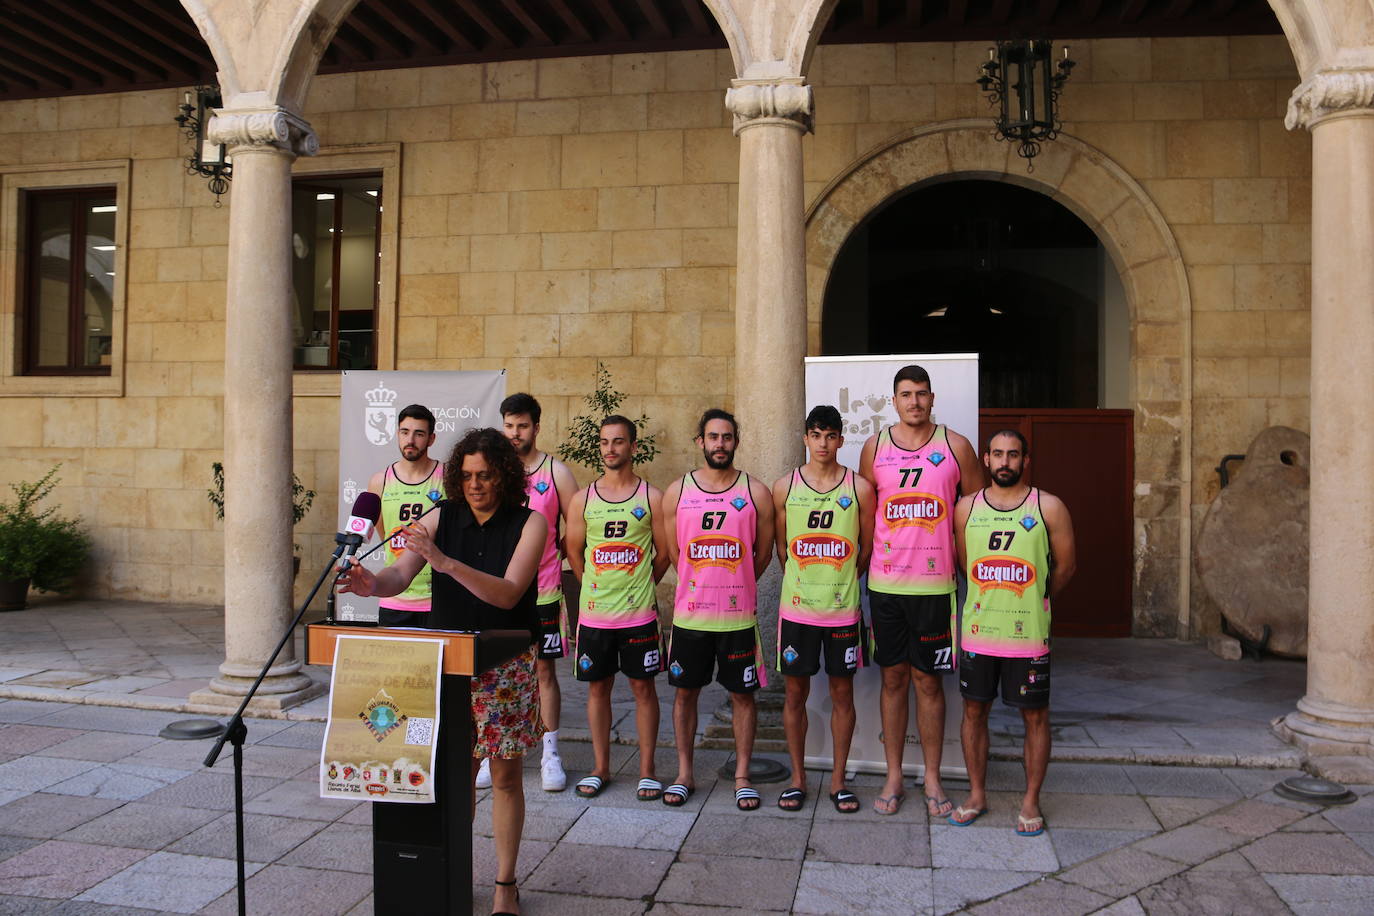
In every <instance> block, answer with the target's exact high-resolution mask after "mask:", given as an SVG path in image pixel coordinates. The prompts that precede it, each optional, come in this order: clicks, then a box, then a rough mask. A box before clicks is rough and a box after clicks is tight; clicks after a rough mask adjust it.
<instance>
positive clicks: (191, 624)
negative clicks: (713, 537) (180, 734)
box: [0, 602, 1374, 916]
mask: <svg viewBox="0 0 1374 916" xmlns="http://www.w3.org/2000/svg"><path fill="white" fill-rule="evenodd" d="M217 625H218V624H217V614H216V612H215V611H214V609H206V608H195V609H189V608H188V609H168V608H161V609H159V608H157V607H155V606H149V605H123V606H121V605H110V604H104V605H99V606H96V605H89V606H87V605H85V604H82V603H76V602H72V603H68V604H65V605H57V604H54V605H47V606H40V607H38V608H35V609H33V610H31V611H26V612H23V613H20V614H10V615H0V646H4V647H5V648H4V649H3V650H0V691H3V693H0V696H5V697H8V698H6V699H0V914H18V913H35V914H38V913H41V914H90V916H95V914H102V916H103V914H149V913H232V912H233V911H234V908H235V898H234V867H233V819H232V814H231V813H230V812H231V811H232V800H233V793H232V778H231V771H230V765H229V761H228V760H227V759H225V760H224V761H222V762H221V763H220V765H219V766H217V767H215V768H214V769H212V770H207V769H205V768H204V767H202V766H201V762H200V761H201V758H202V757H203V756H204V754H205V752H206V750H208V747H209V744H208V742H204V741H198V742H173V741H167V740H164V739H161V738H158V737H157V733H158V731H159V730H160V729H161V728H162V727H163V726H164V725H165V724H167V723H168V722H169V721H172V720H175V719H177V718H183V717H184V713H182V712H179V711H178V710H179V709H180V708H181V704H182V703H183V701H184V697H185V694H186V693H187V692H189V690H190V689H195V688H196V687H199V686H200V684H201V683H203V679H204V678H205V677H208V676H209V674H210V673H212V671H213V668H214V664H215V662H216V661H217V658H216V657H215V653H217V652H218V651H219V649H218V648H217V647H218V645H219V643H218V635H217V633H216V627H217ZM178 627H179V628H180V629H177V628H178ZM1057 652H1058V654H1057V656H1056V659H1057V665H1058V667H1057V668H1056V672H1055V677H1056V706H1057V708H1056V710H1055V714H1054V721H1055V728H1056V734H1057V741H1058V746H1057V748H1056V762H1055V763H1054V764H1053V765H1052V766H1051V769H1050V777H1049V782H1048V784H1047V786H1046V794H1045V797H1044V808H1045V814H1046V818H1047V822H1048V830H1047V832H1046V834H1045V835H1044V836H1041V837H1037V838H1033V839H1024V838H1020V837H1017V836H1015V835H1014V833H1013V831H1012V823H1013V820H1014V817H1015V813H1016V810H1017V797H1018V796H1017V792H1016V789H1017V787H1018V786H1019V785H1020V783H1021V772H1020V766H1019V764H1018V763H1016V762H1015V761H1014V760H1003V761H995V762H994V763H993V764H992V768H991V774H990V782H991V786H990V787H991V789H992V790H993V792H992V796H991V799H990V808H991V810H990V812H989V813H988V814H987V815H985V816H984V817H983V818H982V819H980V820H979V821H978V822H977V823H976V824H974V825H973V826H971V827H965V828H958V827H953V826H950V825H948V824H946V823H945V822H944V821H941V820H932V819H930V818H928V817H927V816H926V815H925V813H924V809H923V807H922V806H921V805H920V804H918V803H915V802H908V803H907V805H906V806H905V807H904V808H903V809H902V810H901V812H900V813H898V814H897V815H896V816H893V817H879V816H878V815H876V814H874V813H873V812H872V811H871V809H870V808H869V805H870V804H871V801H872V798H873V796H874V795H875V794H876V792H877V788H878V778H877V777H876V776H872V775H868V774H860V775H859V776H858V777H856V779H855V780H854V784H855V786H856V787H857V788H856V791H858V792H859V794H860V797H861V798H862V800H863V802H864V808H863V809H862V811H861V812H860V813H859V814H856V815H841V814H838V813H837V812H835V811H834V809H833V808H832V807H831V805H830V803H829V801H828V800H827V799H826V798H825V795H824V794H823V792H822V791H821V789H822V786H823V785H824V780H826V779H827V774H824V773H820V772H815V773H811V774H810V799H809V801H808V804H807V806H806V808H805V809H804V810H803V811H802V812H800V813H797V814H792V813H786V812H783V811H780V810H779V809H778V808H777V807H776V806H775V802H776V798H777V794H778V791H779V790H780V788H781V786H779V785H776V784H775V785H769V786H761V787H760V788H761V789H762V790H763V795H764V807H763V808H762V809H761V810H760V811H757V812H753V813H740V812H738V811H736V810H735V808H734V804H733V798H732V797H731V791H732V785H733V784H732V783H729V782H721V781H719V780H718V778H717V776H716V774H715V770H716V768H717V767H718V766H719V765H720V764H722V763H724V762H726V759H727V756H726V754H725V752H721V751H700V752H699V753H698V760H697V771H696V774H695V776H696V781H697V786H698V791H697V793H696V794H695V795H694V796H693V798H692V799H691V801H690V802H689V804H688V805H687V806H686V807H685V808H683V809H681V810H670V809H668V808H666V807H664V806H663V805H662V804H658V803H651V804H648V803H641V802H638V801H636V800H635V797H634V785H635V782H636V776H637V771H638V760H637V757H636V751H635V750H634V748H632V747H630V746H627V745H617V746H615V747H613V749H612V751H613V763H614V766H615V770H616V776H615V778H614V780H613V781H612V783H611V785H610V787H609V788H608V789H607V790H606V792H605V793H603V795H602V796H601V797H600V798H598V799H596V800H594V801H584V800H581V799H578V798H576V797H574V796H573V795H572V794H571V792H564V793H558V794H551V793H544V792H542V791H541V790H540V788H539V782H538V774H537V771H536V770H535V769H534V768H533V765H534V764H535V763H537V760H531V761H529V763H530V769H528V770H527V774H528V779H527V784H526V788H527V794H528V797H529V811H528V820H527V829H526V836H525V841H524V845H523V847H522V851H521V858H520V874H519V877H520V883H521V887H522V888H523V893H522V903H523V907H524V912H525V913H526V914H535V916H538V914H574V916H575V914H582V913H588V914H591V913H595V914H612V916H613V914H620V913H653V914H683V916H686V914H702V916H706V914H712V913H731V912H733V913H753V914H769V913H788V912H790V913H874V914H883V913H902V914H910V913H950V912H959V911H969V912H975V913H990V912H998V913H1000V912H1007V913H1017V914H1026V913H1032V914H1038V913H1089V912H1097V911H1104V912H1109V913H1113V914H1124V913H1131V914H1135V913H1150V914H1154V913H1179V914H1182V913H1199V912H1203V913H1287V912H1295V913H1313V914H1316V913H1341V914H1346V913H1358V912H1370V903H1369V901H1370V900H1374V794H1370V793H1372V792H1374V787H1356V791H1357V792H1358V793H1359V794H1360V796H1361V797H1360V799H1359V800H1358V801H1357V802H1356V803H1355V804H1353V805H1349V806H1345V807H1337V808H1330V809H1322V808H1319V807H1317V806H1315V805H1309V804H1302V803H1294V802H1290V801H1286V800H1283V799H1281V798H1279V797H1278V796H1276V795H1274V794H1273V793H1272V792H1271V791H1270V789H1271V788H1272V786H1273V785H1274V784H1275V783H1276V782H1277V781H1279V780H1281V779H1283V778H1285V777H1286V776H1289V775H1293V774H1294V773H1295V772H1296V770H1295V769H1294V768H1293V762H1294V761H1293V758H1292V757H1291V756H1290V755H1291V753H1292V752H1291V750H1289V749H1287V748H1285V747H1284V746H1283V745H1281V744H1279V743H1278V742H1276V741H1274V740H1273V739H1272V738H1271V737H1270V736H1269V735H1268V732H1267V721H1268V718H1270V717H1272V716H1273V715H1277V714H1279V713H1281V712H1283V711H1286V709H1288V708H1291V704H1292V703H1293V702H1294V700H1296V698H1297V696H1298V695H1300V693H1301V691H1302V677H1301V674H1302V665H1300V664H1296V663H1285V662H1276V661H1272V660H1266V661H1264V662H1262V663H1258V664H1257V663H1254V662H1248V661H1247V662H1240V663H1227V662H1221V661H1219V660H1217V659H1214V658H1212V657H1211V656H1209V655H1207V654H1206V653H1205V652H1203V651H1201V650H1199V649H1197V648H1196V647H1194V646H1188V645H1183V644H1179V643H1172V642H1163V641H1140V642H1136V641H1125V640H1123V641H1117V642H1095V641H1068V640H1065V641H1063V643H1062V644H1061V645H1060V646H1059V647H1058V648H1057ZM1060 660H1064V661H1063V664H1060ZM62 671H65V672H67V673H68V674H67V676H66V677H65V683H59V682H62V681H63V680H64V678H63V677H62V676H61V675H58V674H54V673H53V672H62ZM88 675H99V676H98V677H95V678H92V679H87V676H88ZM43 680H46V681H47V683H46V684H43V683H42V681H43ZM77 681H79V682H80V683H74V682H77ZM172 685H175V687H173V686H172ZM83 687H85V688H88V689H86V690H82V689H81V688H83ZM664 693H668V691H666V690H665V691H664ZM178 694H179V696H178ZM33 697H41V699H34V698H33ZM578 700H579V697H578V695H577V692H576V690H575V689H573V690H569V695H568V706H567V709H568V711H567V713H566V714H565V715H566V716H567V719H568V725H566V726H565V734H566V735H567V736H568V737H570V738H576V737H577V732H578V729H577V728H576V727H575V725H576V724H577V723H579V722H580V721H581V713H580V709H579V706H578ZM622 700H623V698H622ZM109 704H118V705H109ZM149 706H151V707H153V708H136V707H149ZM625 708H627V707H625ZM315 715H316V713H314V712H313V711H312V710H311V709H308V708H307V709H305V710H298V711H295V712H293V718H288V719H252V720H250V721H249V745H248V747H247V748H246V750H245V763H246V770H247V779H246V785H245V793H246V797H247V800H248V801H247V811H248V822H247V823H248V844H247V845H248V859H249V861H250V865H249V872H250V877H249V882H248V900H249V906H250V910H251V911H252V912H254V913H270V914H291V916H307V914H331V916H332V914H354V913H357V914H362V913H370V912H371V890H372V886H371V885H372V881H371V874H370V868H371V856H370V827H369V818H370V813H369V811H368V809H367V807H366V804H358V803H351V802H342V801H325V800H321V799H319V798H318V797H317V795H318V792H317V783H316V779H317V776H316V767H317V763H318V753H319V752H318V748H319V743H320V738H321V733H322V725H321V724H320V723H319V722H318V721H313V718H314V717H315ZM707 718H709V717H707V716H703V719H707ZM1015 730H1016V724H1015V720H1013V719H1011V718H1010V717H1005V718H1001V719H999V732H1000V738H999V739H998V740H999V746H1000V747H1001V749H1002V752H1003V753H1004V754H1006V755H1008V756H1010V755H1011V754H1012V753H1013V752H1014V749H1013V748H1012V747H1011V746H1010V744H1009V742H1010V741H1012V740H1013V737H1014V732H1015ZM563 754H564V760H565V763H566V764H567V766H568V769H569V771H570V773H574V774H577V773H581V772H585V770H586V768H587V766H588V764H589V762H590V759H589V758H590V747H589V745H587V744H586V743H585V742H582V741H577V740H565V741H564V743H563ZM1166 760H1171V761H1173V762H1174V763H1175V764H1176V765H1163V763H1164V761H1166ZM1141 761H1156V763H1155V764H1153V765H1151V764H1148V763H1142V762H1141ZM1260 764H1265V766H1260ZM657 766H658V770H659V773H660V775H661V776H664V777H671V776H672V775H673V772H672V771H673V756H672V753H671V751H670V750H668V749H666V748H664V749H661V750H660V751H659V752H658V760H657ZM949 789H950V791H951V793H952V794H953V795H954V796H955V797H956V798H958V797H959V792H960V791H961V789H962V787H961V786H960V785H959V784H958V783H951V784H950V785H949ZM907 793H908V796H911V797H914V798H916V799H919V793H918V792H917V791H916V789H915V787H913V786H911V784H910V781H908V789H907ZM489 805H490V802H489V801H488V800H487V798H486V793H482V795H481V796H480V800H479V806H478V814H477V822H476V826H475V830H476V833H477V834H478V838H477V844H476V847H477V848H476V863H475V866H476V874H477V877H478V884H477V909H476V912H478V913H485V912H487V910H488V909H489V899H490V897H489V894H490V880H491V878H492V876H493V870H494V862H493V859H492V850H491V841H490V839H489V836H488V835H489V833H490V826H489V824H490V810H489Z"/></svg>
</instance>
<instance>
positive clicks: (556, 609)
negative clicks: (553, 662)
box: [534, 601, 568, 658]
mask: <svg viewBox="0 0 1374 916" xmlns="http://www.w3.org/2000/svg"><path fill="white" fill-rule="evenodd" d="M562 609H563V606H562V604H560V603H559V602H557V601H551V602H549V603H548V604H541V605H538V606H537V607H536V608H535V609H534V611H535V614H536V615H537V616H538V618H539V629H538V630H536V631H535V634H534V638H535V639H536V640H538V642H539V651H538V652H536V653H535V655H534V657H535V658H562V657H563V656H565V655H567V654H568V650H567V647H566V646H565V645H564V644H565V643H566V642H567V640H566V639H564V638H563V614H562Z"/></svg>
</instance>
